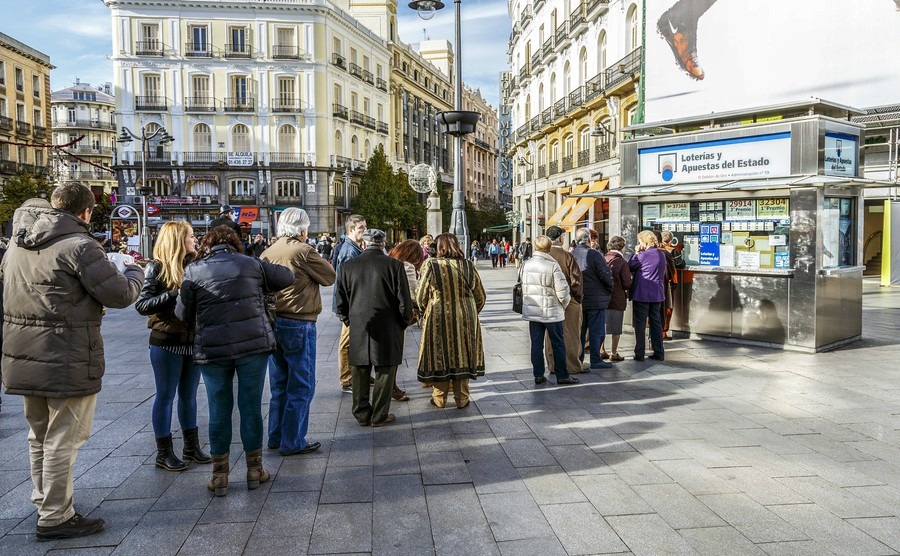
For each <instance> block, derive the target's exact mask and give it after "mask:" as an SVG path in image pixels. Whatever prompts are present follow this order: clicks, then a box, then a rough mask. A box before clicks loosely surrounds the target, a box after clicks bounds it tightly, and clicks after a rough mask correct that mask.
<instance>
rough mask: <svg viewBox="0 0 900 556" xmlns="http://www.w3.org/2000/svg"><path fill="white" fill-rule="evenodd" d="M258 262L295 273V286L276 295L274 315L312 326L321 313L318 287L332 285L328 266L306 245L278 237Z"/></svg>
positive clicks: (331, 272)
mask: <svg viewBox="0 0 900 556" xmlns="http://www.w3.org/2000/svg"><path fill="white" fill-rule="evenodd" d="M260 259H261V260H263V261H268V262H270V263H275V264H279V265H281V266H285V267H287V268H289V269H291V271H292V272H293V273H294V283H293V284H291V285H290V286H288V287H286V288H284V289H283V290H281V291H280V292H278V293H277V294H276V295H275V314H277V315H278V316H279V317H284V318H288V319H294V320H305V321H312V322H315V321H316V319H317V318H318V316H319V313H321V312H322V294H321V292H320V291H319V286H330V285H332V284H334V280H335V272H334V268H332V266H331V263H329V262H328V261H327V260H325V259H323V258H322V257H320V256H319V254H318V253H317V252H316V250H315V249H314V248H313V247H312V246H311V245H309V244H307V243H304V242H302V241H300V240H299V239H297V238H295V237H280V238H278V241H276V242H275V244H274V245H272V246H271V247H269V248H268V249H266V250H265V251H263V253H262V255H261V256H260Z"/></svg>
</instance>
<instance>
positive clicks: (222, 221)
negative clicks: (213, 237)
mask: <svg viewBox="0 0 900 556" xmlns="http://www.w3.org/2000/svg"><path fill="white" fill-rule="evenodd" d="M219 226H225V227H227V228H230V229H232V230H234V232H235V233H236V234H237V235H238V239H240V237H241V226H240V225H239V224H238V223H237V222H235V221H234V220H232V219H231V217H230V216H228V215H227V214H223V215H222V216H220V217H218V218H216V219H215V220H213V221H212V222H210V223H209V229H210V230H212V229H213V228H218V227H219Z"/></svg>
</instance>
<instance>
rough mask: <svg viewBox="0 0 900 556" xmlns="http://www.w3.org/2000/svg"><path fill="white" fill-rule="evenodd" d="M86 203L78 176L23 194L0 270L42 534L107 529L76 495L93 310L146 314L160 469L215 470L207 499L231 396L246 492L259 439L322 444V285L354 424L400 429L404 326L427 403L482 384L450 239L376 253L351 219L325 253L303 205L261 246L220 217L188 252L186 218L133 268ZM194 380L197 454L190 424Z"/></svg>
mask: <svg viewBox="0 0 900 556" xmlns="http://www.w3.org/2000/svg"><path fill="white" fill-rule="evenodd" d="M94 205H95V200H94V196H93V194H92V193H91V191H90V190H89V189H88V188H86V187H85V186H83V185H80V184H74V183H73V184H65V185H61V186H59V187H57V188H55V189H54V191H53V193H52V195H51V198H50V200H49V202H48V201H47V200H45V199H31V200H29V201H26V202H25V203H24V204H23V205H22V206H21V207H20V208H19V209H18V210H16V212H15V214H14V217H13V227H14V229H16V230H19V231H20V232H19V234H18V235H17V238H16V241H15V242H14V243H13V245H12V246H11V247H10V248H9V250H8V252H6V253H5V256H4V257H3V260H2V263H0V281H2V291H3V296H2V300H4V301H5V304H4V305H3V306H2V310H3V327H2V332H3V337H2V340H3V359H2V369H3V373H2V375H3V383H4V385H5V387H6V392H7V393H8V394H14V395H21V396H24V400H25V401H24V408H25V418H26V420H27V422H28V425H29V429H30V432H29V435H28V443H29V455H30V464H31V475H32V481H33V491H32V496H31V500H32V502H33V503H34V505H35V506H36V508H37V510H38V522H37V529H36V538H37V540H39V541H49V540H56V539H65V538H76V537H82V536H86V535H91V534H95V533H97V532H99V531H101V530H102V529H103V528H104V526H105V523H104V520H103V519H101V518H88V517H85V516H83V515H81V514H79V513H77V512H76V511H75V507H74V497H73V467H74V462H75V459H76V456H77V453H78V449H79V448H80V446H81V445H82V444H84V442H85V441H87V439H88V437H89V435H90V430H91V424H92V421H93V417H94V409H95V406H96V402H97V393H98V392H99V391H100V389H101V384H102V377H103V374H104V364H105V363H104V357H103V339H102V337H101V334H100V323H101V317H102V314H103V311H104V307H114V308H125V307H128V306H130V305H131V304H132V303H135V302H136V303H135V309H136V310H137V311H138V313H140V314H141V315H145V316H147V318H148V320H147V326H148V328H149V339H148V348H149V350H148V360H149V363H150V366H151V368H152V370H153V376H154V382H155V386H156V396H155V398H154V400H153V405H152V408H151V415H150V421H151V424H152V429H153V433H154V436H155V439H156V450H157V451H156V459H155V465H156V467H158V468H160V469H161V470H164V471H172V472H179V471H183V470H185V469H186V468H188V466H189V465H191V464H199V465H204V464H205V465H209V464H211V468H212V470H211V477H210V480H209V482H208V484H207V488H208V489H209V491H211V492H212V493H213V495H215V496H225V495H227V493H228V488H229V473H230V471H231V465H232V463H233V461H234V458H233V457H232V454H231V453H230V451H231V442H232V437H233V431H232V423H233V422H234V421H233V410H234V406H235V402H237V409H238V421H237V422H238V423H239V425H238V429H239V436H240V440H241V444H242V448H243V452H244V458H245V464H246V486H247V488H248V489H250V490H252V489H256V488H258V487H259V485H260V484H262V483H265V482H267V481H268V480H269V479H270V473H269V472H268V471H267V470H266V469H265V467H264V465H263V448H264V447H263V444H264V443H265V447H266V448H268V449H269V450H277V451H278V452H279V453H280V454H281V455H283V456H294V455H302V454H309V453H311V452H314V451H316V450H318V449H319V448H320V446H321V444H320V443H319V442H309V441H308V439H307V433H308V430H309V413H310V406H311V403H312V400H313V397H314V395H315V387H316V381H317V379H316V348H317V336H316V322H317V319H318V316H319V314H320V313H321V312H322V310H323V306H322V296H321V289H322V288H323V287H331V286H333V287H334V303H333V307H332V310H333V311H334V313H335V314H336V316H337V317H338V319H339V320H340V321H341V322H342V333H341V338H340V341H339V357H338V359H339V370H338V373H337V374H338V380H339V381H340V384H341V387H342V390H343V391H345V392H347V393H350V394H352V414H353V416H354V417H355V418H356V420H357V421H358V422H359V424H360V426H371V427H383V426H387V425H390V424H391V423H393V422H394V421H395V420H396V418H395V416H394V414H392V413H391V412H390V407H391V403H392V402H395V401H396V402H405V401H408V400H409V399H410V398H409V396H407V395H406V392H404V391H403V390H401V389H400V388H398V386H397V381H396V373H397V370H398V367H399V365H400V364H401V362H402V359H403V352H404V344H405V340H406V338H405V335H406V333H405V331H406V329H407V328H408V327H409V326H411V325H414V324H416V323H418V325H419V326H421V327H422V338H423V341H422V342H420V347H419V356H418V361H417V367H416V376H417V379H418V381H419V382H420V383H422V385H423V386H424V387H428V388H431V392H432V394H431V396H430V402H431V404H432V405H434V406H436V407H437V408H444V407H445V405H446V404H447V402H448V398H449V396H450V394H451V392H452V396H453V401H454V402H455V406H456V407H457V408H458V409H464V408H466V407H467V406H468V405H469V385H468V383H469V381H470V380H473V379H477V377H479V376H482V375H483V374H484V367H485V363H484V347H483V343H482V337H481V326H480V322H479V312H480V311H481V309H482V308H483V307H484V304H485V291H484V287H483V286H482V283H481V279H480V277H479V275H478V271H477V270H476V267H475V263H474V262H473V261H471V260H470V259H469V257H468V256H467V254H466V253H465V252H464V250H463V247H462V246H460V244H459V242H458V240H457V238H456V236H454V235H453V234H440V235H438V236H437V237H431V236H425V237H423V238H422V239H421V241H416V240H407V241H403V242H400V243H398V244H397V245H395V246H393V248H392V249H391V250H390V252H389V253H388V251H387V250H386V234H385V233H384V232H383V231H381V230H377V229H369V228H368V227H367V225H366V221H365V218H364V217H363V216H361V215H351V216H349V217H348V219H347V221H346V230H345V233H344V235H343V239H342V240H341V241H339V242H338V243H336V244H335V245H334V246H333V248H332V250H331V252H330V253H328V252H326V251H323V250H320V249H318V248H317V246H314V245H313V244H312V243H311V242H310V241H309V227H310V219H309V216H308V215H307V213H306V212H305V211H304V210H302V209H299V208H288V209H286V210H285V211H284V212H283V213H282V214H281V215H280V218H279V220H278V223H277V235H276V238H275V239H274V241H269V242H265V241H264V239H263V237H262V236H261V235H259V236H256V237H254V238H253V239H252V240H251V241H249V242H243V241H242V240H241V236H240V235H239V232H240V228H238V227H237V225H236V224H235V223H234V220H233V219H232V218H229V217H228V216H229V215H228V211H227V210H224V211H223V218H222V219H221V221H220V222H215V223H214V224H215V225H211V227H210V229H209V230H208V231H207V233H206V234H205V235H204V236H203V237H202V239H201V240H200V241H199V242H198V241H197V238H196V237H195V234H194V230H193V228H192V227H191V225H190V224H188V223H187V222H167V223H165V224H163V225H162V226H161V227H160V230H159V233H158V235H157V237H156V242H155V245H154V247H153V253H152V258H151V260H150V261H148V262H147V264H146V267H145V268H141V267H140V266H138V265H137V264H133V263H131V262H129V259H123V258H121V257H118V256H112V255H108V254H107V253H106V252H105V250H104V247H103V246H102V244H101V243H100V242H99V241H97V240H96V239H95V238H94V237H92V235H91V234H90V231H89V230H90V228H89V224H88V223H89V222H90V219H91V214H92V212H93V209H94ZM224 208H225V209H227V208H228V207H224ZM235 228H237V229H235ZM329 254H330V258H329V257H328V256H327V255H329ZM34 292H39V293H40V294H41V295H33V293H34ZM201 377H202V379H203V382H204V385H205V390H206V395H207V402H208V408H209V422H208V434H209V453H207V452H206V451H204V450H203V447H202V444H201V441H200V427H201V426H203V424H202V423H199V422H198V417H197V392H198V389H199V383H200V379H201ZM267 377H268V380H269V385H270V392H271V398H270V399H269V415H268V423H267V424H265V423H264V422H263V414H262V401H263V400H262V397H263V390H264V386H265V382H266V378H267ZM235 381H236V382H237V388H235ZM173 411H174V412H175V413H176V414H177V418H178V425H179V426H180V429H181V437H182V443H183V444H182V449H181V451H180V454H179V453H178V452H176V449H175V445H174V440H173V426H172V425H173V423H172V413H173Z"/></svg>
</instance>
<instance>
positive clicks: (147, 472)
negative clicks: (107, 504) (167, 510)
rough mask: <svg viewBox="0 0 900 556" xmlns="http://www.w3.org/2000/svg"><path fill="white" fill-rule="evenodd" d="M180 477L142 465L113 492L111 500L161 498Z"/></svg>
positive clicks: (177, 474)
mask: <svg viewBox="0 0 900 556" xmlns="http://www.w3.org/2000/svg"><path fill="white" fill-rule="evenodd" d="M178 476H179V473H173V472H171V471H165V470H163V469H158V468H156V466H155V465H141V466H140V467H138V468H137V469H136V470H135V471H134V473H132V474H131V475H130V476H129V477H127V478H126V479H125V480H124V481H123V482H122V483H121V484H120V485H119V486H118V487H117V488H116V489H115V490H113V491H112V494H110V495H109V499H111V500H115V499H127V498H159V497H160V496H162V494H163V493H164V492H166V490H168V488H169V487H170V486H171V485H172V483H174V482H175V480H176V479H177V478H178Z"/></svg>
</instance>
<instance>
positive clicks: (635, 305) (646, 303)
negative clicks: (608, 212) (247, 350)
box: [628, 230, 666, 361]
mask: <svg viewBox="0 0 900 556" xmlns="http://www.w3.org/2000/svg"><path fill="white" fill-rule="evenodd" d="M628 266H629V267H630V268H631V271H632V272H633V273H634V281H633V282H632V284H631V290H629V293H630V294H631V301H632V304H631V307H632V311H633V313H632V315H633V316H632V320H633V321H634V360H635V361H643V360H644V343H645V341H644V335H645V329H646V326H647V317H648V316H649V317H650V345H651V347H652V348H653V354H652V355H650V359H656V360H658V361H663V360H664V359H665V351H664V349H663V338H662V318H661V313H660V307H661V306H662V303H663V302H664V301H665V300H666V292H665V283H666V253H665V251H663V250H662V249H659V244H658V242H657V241H656V236H655V235H654V234H653V232H651V231H649V230H644V231H643V232H641V233H639V234H638V244H637V247H635V255H634V256H633V257H632V258H631V260H630V261H628Z"/></svg>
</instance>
